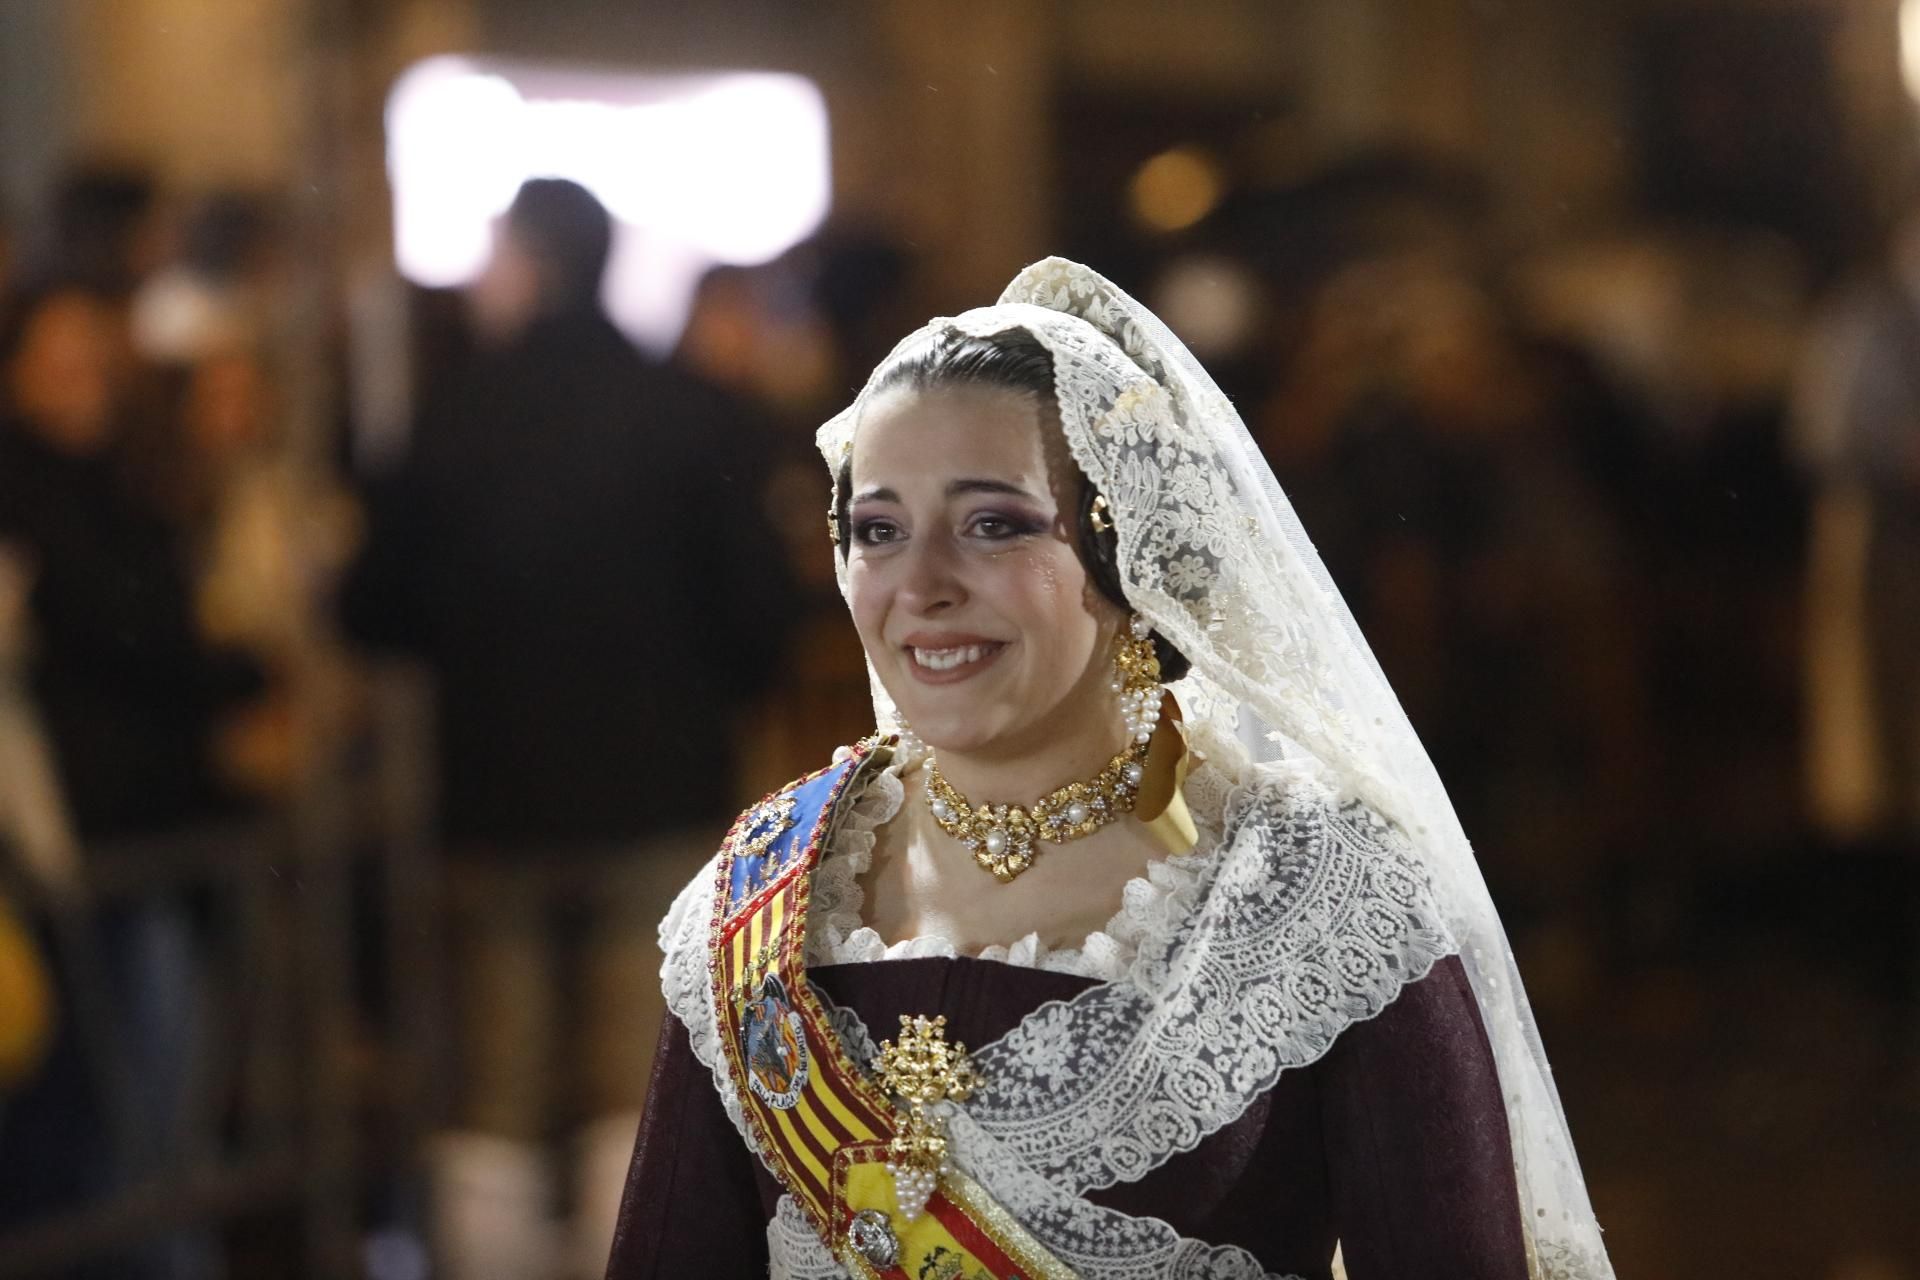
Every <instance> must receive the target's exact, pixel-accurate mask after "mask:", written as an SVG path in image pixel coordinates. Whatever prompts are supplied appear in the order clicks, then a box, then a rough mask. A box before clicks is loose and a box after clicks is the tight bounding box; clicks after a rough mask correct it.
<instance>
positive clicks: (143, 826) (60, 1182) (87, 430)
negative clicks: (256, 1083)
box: [0, 285, 258, 1276]
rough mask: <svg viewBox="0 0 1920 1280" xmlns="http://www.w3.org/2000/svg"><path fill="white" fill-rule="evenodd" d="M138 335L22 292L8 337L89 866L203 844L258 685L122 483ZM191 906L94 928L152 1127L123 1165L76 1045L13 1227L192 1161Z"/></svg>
mask: <svg viewBox="0 0 1920 1280" xmlns="http://www.w3.org/2000/svg"><path fill="white" fill-rule="evenodd" d="M123 325H124V318H123V313H122V312H121V310H120V309H119V308H118V307H117V306H115V305H114V304H113V303H112V302H111V301H110V300H109V299H108V298H107V297H106V296H105V295H104V294H103V293H101V292H99V291H98V290H96V289H94V288H92V287H90V286H85V285H66V286H57V287H50V288H47V289H44V290H43V291H40V292H37V293H34V294H30V295H28V296H26V297H24V298H23V299H22V300H21V301H20V302H19V304H18V305H17V306H16V307H15V308H14V310H13V311H12V313H11V314H10V316H9V317H8V318H7V320H6V322H5V324H4V326H0V387H3V388H4V402H3V410H4V412H3V413H0V549H4V550H5V552H6V553H7V554H8V555H9V556H10V557H11V559H12V561H13V562H14V563H15V564H16V565H18V566H22V569H21V572H22V574H23V576H24V577H25V578H26V579H27V581H28V583H29V584H30V585H29V586H28V588H27V609H26V613H27V617H26V619H25V622H26V632H27V634H26V636H25V643H26V645H27V646H28V648H27V651H26V658H25V664H24V665H25V672H26V680H25V684H26V688H27V692H28V694H29V696H30V699H31V702H32V706H33V710H34V711H35V712H36V713H37V715H36V719H37V720H38V722H39V723H40V724H41V725H43V726H44V734H45V738H46V740H47V742H48V743H49V744H50V746H51V755H52V758H53V763H54V772H55V773H56V775H57V781H58V785H59V789H60V793H61V794H60V797H59V803H60V805H61V807H62V808H64V810H65V816H66V817H69V818H70V820H71V825H72V827H73V829H74V831H75V832H77V835H78V840H79V845H80V848H81V851H82V852H81V860H82V865H83V866H84V864H85V863H86V862H87V861H95V860H98V861H105V860H108V859H111V858H115V857H122V858H127V857H143V856H146V855H147V854H149V853H151V852H152V851H153V850H154V849H155V848H156V847H157V845H158V842H173V841H179V840H185V839H191V838H192V833H193V831H194V829H195V825H196V824H198V823H202V822H204V821H206V820H208V819H209V818H212V817H214V816H215V815H217V814H219V813H220V812H221V810H222V808H223V802H222V797H221V795H220V793H219V790H218V788H217V787H216V786H215V784H214V783H213V781H212V775H211V772H210V770H209V768H208V757H209V747H210V739H211V735H212V733H213V730H214V726H215V723H216V721H217V719H218V717H219V716H220V715H221V714H222V712H223V711H224V709H225V708H227V707H229V706H231V705H233V704H234V703H235V702H236V701H238V700H239V699H242V698H244V697H247V696H249V695H251V694H252V693H253V692H254V690H255V689H256V688H257V686H258V677H257V672H256V671H255V670H254V669H253V668H252V667H251V665H250V664H248V663H246V662H245V661H243V660H240V659H237V658H233V657H230V656H227V655H223V654H221V653H219V652H216V651H214V650H212V649H210V648H209V647H208V646H207V645H205V644H204V643H202V641H201V638H200V636H199V635H198V634H197V632H196V630H195V625H194V621H193V613H192V607H191V597H190V594H189V590H188V586H187V582H186V579H185V575H184V573H183V571H182V567H181V564H180V562H179V560H178V558H177V557H176V554H175V545H174V537H173V531H172V530H171V529H170V528H169V527H168V525H167V523H166V521H165V520H164V519H163V518H162V517H161V516H160V515H159V513H158V512H157V511H156V510H155V509H154V508H153V507H151V506H150V505H149V504H148V503H146V502H144V501H143V500H142V499H141V498H140V497H139V496H138V495H137V492H136V491H135V490H134V489H133V488H132V487H131V486H129V485H128V484H126V483H125V482H124V479H123V475H122V472H121V470H120V468H119V461H120V458H119V454H120V443H121V442H120V432H121V428H122V426H123V425H124V422H123V420H124V412H123V396H124V386H125V373H124V369H125V358H126V356H125V352H126V342H125V335H124V332H123ZM80 879H81V880H82V882H83V881H84V877H81V878H80ZM55 887H61V886H55ZM187 899H188V894H187V893H186V892H185V891H182V890H171V889H162V890H159V891H156V892H152V893H146V894H142V895H140V896H139V897H137V898H130V899H127V900H125V901H116V902H114V903H113V904H111V905H110V906H107V907H104V908H102V909H101V910H100V911H99V912H98V913H97V915H96V916H95V917H94V919H95V920H96V921H97V924H98V926H99V928H98V932H97V940H98V942H99V944H100V945H101V946H102V947H103V949H104V953H105V958H106V960H107V962H108V966H109V969H110V971H111V972H112V974H113V976H114V978H115V979H116V980H117V986H118V990H119V993H120V994H121V998H122V999H123V1000H124V1002H125V1008H124V1013H123V1015H122V1016H123V1018H124V1021H123V1023H121V1024H120V1025H118V1026H116V1028H115V1031H116V1034H117V1035H120V1036H123V1037H124V1039H125V1042H126V1053H127V1056H128V1058H129V1059H130V1060H133V1061H137V1062H139V1063H140V1068H141V1069H140V1072H139V1073H138V1076H137V1078H136V1079H134V1080H132V1081H130V1082H129V1083H131V1084H132V1085H134V1086H135V1088H134V1092H133V1094H132V1096H129V1097H128V1098H126V1099H124V1100H122V1101H123V1103H124V1105H125V1106H126V1107H127V1109H128V1110H129V1112H130V1113H131V1114H132V1115H133V1116H134V1118H135V1119H136V1121H137V1123H138V1127H139V1132H138V1133H137V1134H134V1135H132V1136H133V1138H134V1143H133V1145H132V1146H131V1147H129V1148H128V1149H126V1150H125V1152H124V1154H125V1156H126V1157H127V1159H128V1160H129V1161H130V1162H131V1163H124V1164H113V1163H109V1158H108V1156H107V1154H106V1150H105V1148H104V1146H103V1145H102V1143H101V1142H100V1141H99V1140H98V1139H99V1137H100V1130H99V1127H98V1122H97V1112H96V1110H95V1108H96V1107H98V1106H99V1104H100V1099H97V1098H91V1097H89V1096H87V1094H86V1089H85V1079H84V1078H85V1075H86V1073H85V1071H84V1069H82V1070H81V1071H79V1072H78V1074H76V1071H75V1068H76V1066H79V1067H81V1068H84V1066H85V1063H84V1060H76V1059H75V1058H74V1056H73V1055H74V1054H75V1053H77V1052H78V1050H77V1048H76V1047H75V1041H74V1039H73V1037H72V1036H71V1034H69V1035H68V1036H67V1039H66V1041H65V1043H64V1045H59V1046H56V1047H55V1050H54V1057H53V1061H54V1063H55V1064H56V1065H55V1066H53V1067H50V1068H49V1069H48V1071H47V1072H46V1073H45V1078H44V1079H43V1080H42V1081H41V1082H40V1085H39V1088H40V1090H41V1092H39V1093H37V1094H35V1095H30V1096H29V1097H28V1098H26V1099H23V1100H22V1101H21V1102H20V1103H19V1104H18V1105H17V1106H16V1107H14V1108H12V1109H11V1110H10V1112H9V1115H8V1128H7V1131H5V1132H0V1152H4V1155H0V1210H4V1213H0V1217H5V1218H9V1219H14V1220H18V1218H19V1217H20V1216H26V1215H32V1214H34V1213H39V1212H46V1211H51V1210H53V1209H57V1208H61V1207H70V1206H71V1200H72V1198H74V1197H78V1196H86V1195H97V1194H101V1193H102V1192H104V1191H106V1190H108V1189H109V1188H110V1187H111V1185H112V1184H113V1183H114V1182H115V1181H125V1180H127V1179H131V1178H134V1177H139V1176H143V1175H149V1174H154V1173H156V1172H157V1171H158V1170H159V1169H160V1168H161V1167H163V1166H164V1165H165V1164H167V1163H170V1162H175V1161H177V1160H179V1159H180V1157H181V1155H182V1152H183V1149H184V1143H185V1141H186V1136H187V1134H186V1126H187V1125H188V1124H189V1123H190V1122H191V1117H190V1116H189V1115H188V1112H187V1108H188V1105H189V1100H190V1098H191V1074H190V1073H191V1072H192V1070H193V1067H194V1063H195V1058H196V1056H197V1054H198V1052H199V1051H200V1049H201V1048H202V1045H201V1024H200V1016H199V1006H200V998H201V997H200V981H201V958H200V941H199V939H198V936H197V927H196V925H195V923H194V916H193V913H192V911H191V909H190V904H189V902H188V900H187ZM87 936H88V937H89V938H93V937H95V936H96V935H94V934H92V933H89V934H88V935H87ZM89 945H91V943H89ZM208 1247H209V1246H208V1243H207V1242H206V1241H204V1240H202V1239H200V1238H198V1237H176V1238H173V1239H170V1240H168V1241H165V1242H163V1243H162V1244H160V1245H157V1246H156V1247H155V1248H154V1249H153V1250H152V1251H151V1252H149V1253H148V1254H146V1255H143V1259H142V1261H141V1264H140V1265H139V1267H138V1270H137V1271H136V1272H119V1273H117V1274H140V1275H153V1276H175V1275H181V1276H184V1275H190V1274H192V1275H197V1274H205V1272H204V1267H205V1266H206V1265H208V1264H209V1263H210V1255H209V1253H208V1252H207V1250H208ZM130 1265H131V1264H130Z"/></svg>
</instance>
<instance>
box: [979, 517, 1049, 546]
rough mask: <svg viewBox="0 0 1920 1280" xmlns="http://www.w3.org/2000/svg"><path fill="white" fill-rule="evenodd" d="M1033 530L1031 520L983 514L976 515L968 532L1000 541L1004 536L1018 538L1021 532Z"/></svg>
mask: <svg viewBox="0 0 1920 1280" xmlns="http://www.w3.org/2000/svg"><path fill="white" fill-rule="evenodd" d="M1032 531H1033V528H1032V525H1031V522H1029V521H1024V520H1016V519H1014V518H1013V517H1011V516H997V515H981V516H975V517H974V518H973V521H972V523H970V524H969V525H968V526H967V532H968V533H970V534H972V535H973V536H975V537H977V538H985V539H987V540H988V541H989V542H998V541H1000V540H1002V539H1004V538H1017V537H1019V536H1020V535H1021V534H1024V533H1031V532H1032Z"/></svg>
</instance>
